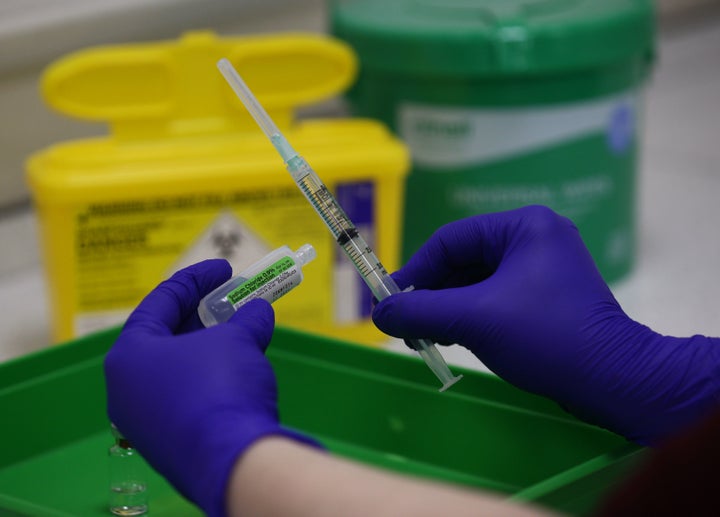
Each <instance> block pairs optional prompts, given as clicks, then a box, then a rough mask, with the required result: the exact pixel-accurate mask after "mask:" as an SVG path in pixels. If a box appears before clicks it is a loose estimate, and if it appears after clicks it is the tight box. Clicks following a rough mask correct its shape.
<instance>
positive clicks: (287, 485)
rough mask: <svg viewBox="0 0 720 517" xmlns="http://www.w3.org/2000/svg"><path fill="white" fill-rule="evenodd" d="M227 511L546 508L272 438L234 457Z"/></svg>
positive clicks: (432, 512) (529, 511) (531, 512)
mask: <svg viewBox="0 0 720 517" xmlns="http://www.w3.org/2000/svg"><path fill="white" fill-rule="evenodd" d="M227 502H228V514H229V515H233V516H239V515H243V516H256V515H263V516H275V515H277V516H288V515H293V516H305V515H307V516H313V517H322V516H324V515H328V516H336V515H363V516H366V515H373V516H381V515H390V516H397V515H413V516H423V515H428V516H437V515H453V516H454V517H457V516H462V515H473V516H479V515H493V516H496V515H503V516H511V517H512V516H517V517H520V516H540V515H550V514H549V513H548V512H546V511H544V510H540V509H538V508H534V507H529V506H523V505H519V504H515V503H510V502H507V501H504V500H503V499H502V498H501V497H499V496H495V495H491V494H487V493H481V492H476V491H471V490H466V489H461V488H458V487H453V486H450V485H445V484H440V483H434V482H429V481H421V480H419V479H415V478H410V477H405V476H400V475H397V474H392V473H389V472H387V471H383V470H379V469H374V468H371V467H367V466H364V465H360V464H356V463H352V462H350V461H347V460H343V459H340V458H338V457H336V456H332V455H330V454H327V453H323V452H320V451H318V450H316V449H312V448H309V447H306V446H304V445H301V444H299V443H296V442H293V441H291V440H287V439H285V438H280V437H269V438H265V439H262V440H260V441H258V442H257V443H256V444H255V445H253V446H251V447H250V449H249V450H248V451H247V452H246V453H245V454H243V456H242V457H241V458H240V459H239V460H238V461H237V463H236V464H235V467H234V470H233V474H232V476H231V478H230V482H229V484H228V490H227Z"/></svg>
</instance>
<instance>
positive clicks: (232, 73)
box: [217, 59, 462, 391]
mask: <svg viewBox="0 0 720 517" xmlns="http://www.w3.org/2000/svg"><path fill="white" fill-rule="evenodd" d="M217 66H218V68H219V69H220V72H221V73H222V74H223V76H224V77H225V80H226V81H227V82H228V83H229V84H230V86H231V87H232V89H233V90H234V91H235V93H236V94H237V96H238V97H239V98H240V100H241V101H242V102H243V104H244V105H245V107H246V108H247V110H248V112H249V113H250V115H252V117H253V118H254V119H255V121H256V122H257V123H258V125H259V126H260V128H261V129H262V130H263V132H264V133H265V135H267V137H268V138H269V139H270V141H271V142H272V144H273V145H274V146H275V149H277V151H278V153H280V156H281V157H282V159H283V161H284V162H285V167H286V168H287V170H288V172H290V174H291V175H292V177H293V180H295V183H296V184H297V186H298V187H300V190H301V191H302V193H303V194H304V195H305V197H306V198H307V199H308V201H310V204H311V205H312V206H313V208H314V209H315V211H316V212H317V213H318V214H319V215H320V217H321V218H322V220H323V221H324V222H325V224H326V225H327V227H328V229H329V230H330V232H331V233H332V235H333V237H334V238H335V239H336V240H337V243H338V244H339V245H340V247H341V248H342V249H343V251H344V252H345V254H346V255H347V256H348V258H349V259H350V261H351V262H352V263H353V265H354V266H355V268H356V269H357V271H358V273H360V276H361V277H362V278H363V280H364V281H365V283H366V284H367V285H368V287H369V288H370V291H372V293H373V295H374V296H375V298H377V299H378V300H382V299H383V298H387V297H388V296H390V295H391V294H395V293H399V292H400V288H399V287H398V286H397V284H396V283H395V281H394V280H393V279H392V277H391V276H390V275H389V274H388V272H387V271H386V270H385V268H384V267H383V265H382V264H381V263H380V260H379V259H378V258H377V256H375V253H374V252H373V250H372V248H370V246H368V244H367V243H366V242H365V240H364V239H363V238H362V236H361V235H360V233H359V232H358V230H357V228H356V227H355V225H354V224H353V223H352V221H350V218H348V216H347V214H346V213H345V211H344V210H343V209H342V208H341V207H340V205H339V204H338V202H337V200H336V199H335V196H333V195H332V193H331V192H330V191H329V190H328V188H327V187H326V186H325V184H324V183H323V182H322V181H321V180H320V177H319V176H318V175H317V173H315V171H314V170H313V169H312V168H311V167H310V165H309V164H308V163H307V161H305V159H304V158H303V157H302V156H300V155H299V154H298V153H297V152H296V151H295V150H294V149H293V148H292V146H291V145H290V143H289V142H288V141H287V139H286V138H285V137H284V136H283V135H282V133H280V130H279V129H278V127H277V126H276V125H275V123H274V122H273V121H272V119H271V118H270V116H269V115H268V114H267V112H266V111H265V109H264V108H263V107H262V106H261V105H260V103H259V102H258V101H257V99H256V98H255V96H254V95H253V94H252V92H251V91H250V89H249V88H248V87H247V85H246V84H245V82H244V81H243V80H242V78H241V77H240V75H239V74H238V73H237V71H236V70H235V68H234V67H233V66H232V64H231V63H230V61H228V60H227V59H221V60H220V61H219V62H218V64H217ZM410 345H411V346H412V347H413V348H414V349H415V350H417V352H418V353H419V354H420V357H422V358H423V360H424V361H425V363H426V364H427V365H428V366H429V367H430V369H431V370H432V371H433V373H435V375H436V376H437V377H438V379H440V382H442V387H441V388H440V391H445V390H446V389H448V388H449V387H450V386H452V385H453V384H455V383H456V382H457V381H459V380H460V379H461V378H462V375H458V376H454V375H453V374H452V372H451V371H450V369H449V368H448V366H447V364H446V363H445V360H444V359H443V357H442V355H440V352H438V350H437V348H436V347H435V345H434V344H433V343H432V342H431V341H429V340H427V339H414V340H410Z"/></svg>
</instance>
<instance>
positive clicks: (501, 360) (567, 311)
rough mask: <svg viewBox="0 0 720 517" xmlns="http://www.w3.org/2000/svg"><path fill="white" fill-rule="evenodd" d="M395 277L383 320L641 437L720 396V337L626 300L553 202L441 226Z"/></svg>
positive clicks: (382, 324) (679, 423)
mask: <svg viewBox="0 0 720 517" xmlns="http://www.w3.org/2000/svg"><path fill="white" fill-rule="evenodd" d="M393 277H394V278H395V280H396V281H397V283H398V286H399V287H400V288H401V289H404V288H406V287H408V286H410V285H414V286H415V290H413V291H410V292H404V293H398V294H394V295H392V296H390V297H388V298H386V299H384V300H382V301H380V302H379V303H378V305H377V306H376V307H375V309H374V312H373V320H374V321H375V324H376V325H377V326H378V327H379V328H380V329H381V330H383V331H384V332H386V333H388V334H390V335H392V336H396V337H400V338H421V337H425V338H429V339H432V340H435V341H436V342H439V343H443V344H451V343H458V344H460V345H462V346H464V347H466V348H468V349H470V350H471V351H472V352H473V353H474V354H475V355H476V356H477V357H478V358H479V359H480V360H481V361H482V362H483V363H484V364H485V365H486V366H487V367H488V368H490V369H491V370H492V371H493V372H495V373H496V374H498V375H499V376H500V377H502V378H504V379H505V380H507V381H509V382H511V383H513V384H515V385H516V386H518V387H520V388H522V389H525V390H527V391H530V392H534V393H537V394H540V395H544V396H546V397H550V398H552V399H554V400H556V401H557V402H559V403H560V404H561V405H562V406H563V407H564V408H565V409H567V410H568V411H570V412H572V413H573V414H575V415H576V416H578V417H579V418H582V419H584V420H586V421H589V422H592V423H595V424H597V425H600V426H603V427H606V428H608V429H610V430H612V431H614V432H616V433H619V434H621V435H623V436H625V437H627V438H629V439H631V440H634V441H636V442H638V443H641V444H645V445H648V444H656V443H657V442H658V441H659V440H661V439H663V438H664V437H666V436H668V435H669V434H671V433H673V432H675V431H676V430H678V429H679V428H681V427H684V426H685V425H687V424H689V423H691V422H693V421H695V420H696V419H698V418H699V417H701V416H703V415H704V413H705V412H707V411H708V410H709V409H711V408H712V407H713V406H716V405H717V404H718V401H719V400H720V383H719V380H720V375H719V372H720V340H718V339H716V338H706V337H703V336H694V337H691V338H684V339H681V338H674V337H665V336H661V335H660V334H658V333H656V332H653V331H652V330H651V329H649V328H647V327H645V326H643V325H641V324H639V323H636V322H635V321H633V320H631V319H630V318H629V317H628V316H627V315H626V314H625V313H624V312H623V310H622V309H621V308H620V305H619V304H618V302H617V301H616V300H615V298H614V297H613V295H612V293H611V292H610V290H609V288H608V287H607V285H606V283H605V282H604V281H603V279H602V277H601V276H600V274H599V272H598V271H597V269H596V267H595V264H594V262H593V260H592V258H591V256H590V254H589V253H588V251H587V249H586V248H585V245H584V244H583V242H582V240H581V238H580V235H579V233H578V231H577V228H576V227H575V226H574V225H573V223H572V222H571V221H570V220H568V219H566V218H564V217H561V216H559V215H557V214H555V213H554V212H552V211H551V210H550V209H547V208H544V207H537V206H535V207H526V208H522V209H518V210H514V211H509V212H503V213H496V214H490V215H480V216H476V217H472V218H469V219H465V220H461V221H457V222H454V223H451V224H448V225H446V226H444V227H442V228H441V229H439V230H438V231H437V232H436V233H435V234H434V235H433V236H432V237H431V238H430V239H429V240H428V241H427V242H426V243H425V244H424V245H423V246H422V247H421V248H420V250H418V252H417V253H415V255H414V256H413V257H412V258H411V259H410V260H409V262H408V263H407V265H405V266H404V267H403V268H402V269H400V270H399V271H398V272H396V273H395V274H394V275H393Z"/></svg>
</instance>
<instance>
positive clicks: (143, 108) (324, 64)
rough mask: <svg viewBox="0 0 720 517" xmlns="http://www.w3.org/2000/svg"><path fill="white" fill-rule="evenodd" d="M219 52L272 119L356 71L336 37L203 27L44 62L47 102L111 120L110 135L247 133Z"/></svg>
mask: <svg viewBox="0 0 720 517" xmlns="http://www.w3.org/2000/svg"><path fill="white" fill-rule="evenodd" d="M222 57H227V58H228V59H229V60H230V61H231V62H232V63H233V65H234V66H235V68H236V69H237V70H238V71H239V72H240V73H241V74H242V76H243V78H244V79H245V80H246V82H247V83H248V85H249V86H250V88H252V90H253V92H255V93H256V95H257V97H258V99H259V100H260V102H261V103H262V104H263V106H265V108H266V109H267V111H268V112H269V113H270V115H271V116H272V117H273V119H275V120H276V123H277V124H278V126H287V125H289V124H290V123H291V122H292V117H293V112H294V110H295V109H296V108H297V107H300V106H305V105H309V104H313V103H316V102H319V101H322V100H324V99H327V98H330V97H332V96H334V95H337V94H339V93H341V92H343V91H344V90H345V89H346V88H347V87H348V86H349V85H350V84H351V83H352V81H353V80H354V78H355V74H356V72H357V60H356V57H355V54H354V53H353V51H352V50H351V49H350V47H349V46H347V45H346V44H345V43H343V42H341V41H339V40H337V39H334V38H331V37H329V36H324V35H318V34H301V33H292V34H272V35H262V36H246V37H228V38H221V37H218V36H216V35H215V34H214V33H213V32H210V31H199V32H190V33H187V34H185V35H183V36H182V37H181V38H180V39H179V40H176V41H169V42H155V43H138V44H128V45H119V46H108V47H96V48H91V49H86V50H82V51H79V52H76V53H73V54H69V55H67V56H65V57H63V58H61V59H60V60H58V61H56V62H55V63H53V64H51V65H50V66H49V67H48V69H47V70H46V71H45V73H44V75H43V80H42V92H43V97H44V99H45V100H46V102H47V103H48V104H49V105H50V106H52V107H53V108H54V109H56V110H58V111H60V112H62V113H65V114H67V115H70V116H74V117H78V118H82V119H87V120H96V121H107V122H109V123H110V126H111V128H112V132H113V134H114V135H115V136H116V137H118V138H149V137H163V136H178V135H182V136H185V135H188V134H199V133H200V134H208V133H221V132H231V131H238V130H253V131H254V130H256V128H255V127H254V122H253V121H252V120H251V119H250V117H249V116H248V115H247V113H246V112H245V108H244V107H243V106H242V104H241V103H240V101H239V100H238V99H237V98H236V97H235V95H234V94H233V92H232V90H231V89H230V87H229V86H228V85H227V83H226V82H225V80H224V79H223V78H222V76H221V75H220V73H219V72H218V70H217V68H216V63H217V61H218V60H219V59H220V58H222Z"/></svg>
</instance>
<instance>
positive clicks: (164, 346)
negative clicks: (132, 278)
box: [105, 260, 317, 515]
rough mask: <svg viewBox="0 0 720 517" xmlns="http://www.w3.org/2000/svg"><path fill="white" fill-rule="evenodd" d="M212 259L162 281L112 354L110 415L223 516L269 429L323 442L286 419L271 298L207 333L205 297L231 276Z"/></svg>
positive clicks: (159, 466) (184, 488)
mask: <svg viewBox="0 0 720 517" xmlns="http://www.w3.org/2000/svg"><path fill="white" fill-rule="evenodd" d="M230 273H231V269H230V266H229V264H228V263H227V261H225V260H207V261H204V262H200V263H198V264H195V265H193V266H190V267H189V268H186V269H184V270H181V271H179V272H177V273H176V274H175V275H173V276H172V278H170V279H169V280H166V281H165V282H163V283H161V284H160V285H159V286H158V287H157V288H156V289H155V290H153V291H152V292H151V293H150V294H149V295H148V296H147V297H146V298H145V299H144V300H143V301H142V302H141V303H140V305H139V306H138V307H137V309H135V311H134V312H133V313H132V315H131V316H130V317H129V318H128V320H127V322H126V324H125V326H124V328H123V330H122V333H121V334H120V336H119V338H118V339H117V341H116V343H115V344H114V346H113V347H112V349H111V350H110V351H109V353H108V354H107V356H106V359H105V377H106V382H107V396H108V415H109V417H110V420H111V421H112V422H113V423H115V425H116V426H117V427H118V429H119V430H120V431H121V432H122V433H123V435H124V436H125V437H126V438H127V439H128V440H129V441H130V442H131V443H132V444H133V445H134V446H135V447H136V448H137V449H138V450H139V451H140V453H141V454H142V455H143V456H144V457H145V458H146V459H147V460H148V462H149V463H150V464H151V465H152V466H153V467H154V468H155V469H156V470H157V471H158V472H160V473H161V474H163V475H164V476H165V477H166V478H167V479H168V480H169V481H170V482H171V483H172V484H173V485H174V486H175V487H176V488H177V489H178V490H179V491H180V492H181V493H182V494H184V495H185V496H186V497H188V498H189V499H190V500H192V501H193V502H195V503H196V504H197V505H198V506H200V507H201V508H202V509H203V510H205V512H207V513H208V514H209V515H223V514H224V513H225V488H226V484H227V482H228V476H229V474H230V473H231V469H232V467H233V465H234V463H235V461H236V459H237V458H238V457H239V456H240V455H241V454H242V453H243V451H245V450H246V449H247V448H248V447H249V446H250V445H251V444H252V443H253V442H255V441H256V440H258V439H259V438H262V437H264V436H267V435H284V436H288V437H290V438H292V439H295V440H298V441H301V442H305V443H310V444H314V445H317V444H315V442H313V441H312V440H311V439H309V438H307V437H303V436H301V435H299V434H296V433H294V432H292V431H290V430H288V429H285V428H283V427H282V426H281V425H280V424H279V422H278V410H277V392H276V383H275V376H274V374H273V371H272V368H271V366H270V363H269V362H268V360H267V359H266V358H265V355H264V352H265V349H266V347H267V346H268V344H269V342H270V338H271V337H272V333H273V328H274V313H273V309H272V307H271V306H270V304H269V303H267V302H266V301H264V300H253V301H251V302H249V303H248V304H246V305H245V306H243V307H241V308H240V310H238V311H237V313H235V315H234V316H233V317H232V318H231V319H230V320H229V321H228V322H226V323H224V324H220V325H217V326H214V327H211V328H208V329H205V328H204V327H203V325H202V323H201V322H200V319H199V317H198V316H197V306H198V302H199V301H200V299H201V298H202V297H203V296H204V295H205V294H207V293H208V292H210V291H211V290H212V289H214V288H215V287H217V286H218V285H220V284H221V283H222V282H224V281H225V280H227V279H228V278H229V277H230Z"/></svg>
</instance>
